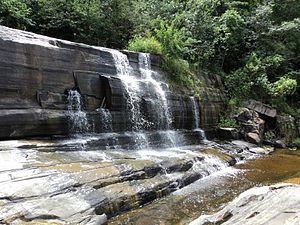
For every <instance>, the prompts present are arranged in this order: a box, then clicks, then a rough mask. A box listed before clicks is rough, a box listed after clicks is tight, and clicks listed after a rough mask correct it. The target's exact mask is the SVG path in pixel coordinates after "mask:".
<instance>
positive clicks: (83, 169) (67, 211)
mask: <svg viewBox="0 0 300 225" xmlns="http://www.w3.org/2000/svg"><path fill="white" fill-rule="evenodd" d="M91 139H92V138H91ZM92 141H93V140H90V141H87V140H86V138H84V139H79V138H76V139H73V140H72V139H67V140H64V139H62V140H55V141H53V140H44V141H43V140H36V141H34V140H24V141H4V142H0V148H1V151H0V159H1V162H2V163H1V165H0V204H1V207H0V221H1V223H4V224H21V223H24V224H26V223H28V224H30V223H52V224H70V223H71V224H102V223H105V222H106V220H107V219H109V218H111V217H113V216H116V215H118V214H120V213H123V212H126V211H128V210H132V209H135V208H138V207H140V206H142V205H144V204H146V203H149V202H152V201H153V200H156V199H159V198H161V197H163V196H166V195H168V194H170V193H172V192H174V191H176V190H178V189H181V188H183V187H185V186H187V185H189V184H191V183H193V182H194V181H196V180H199V179H201V178H203V177H206V176H208V175H209V174H211V173H214V172H217V171H219V170H220V169H222V168H226V167H228V166H230V165H234V164H235V162H236V161H235V159H234V157H233V156H230V155H229V154H228V153H229V152H227V151H226V150H225V149H222V148H219V150H218V149H216V148H214V147H213V146H209V145H208V146H205V145H202V146H189V147H188V146H187V147H182V148H175V149H144V148H143V149H140V150H139V149H137V150H132V151H129V150H121V149H119V150H118V149H115V150H113V149H110V150H99V149H98V148H97V147H95V146H94V145H92V144H91V142H92ZM74 147H76V148H74ZM212 148H213V149H212Z"/></svg>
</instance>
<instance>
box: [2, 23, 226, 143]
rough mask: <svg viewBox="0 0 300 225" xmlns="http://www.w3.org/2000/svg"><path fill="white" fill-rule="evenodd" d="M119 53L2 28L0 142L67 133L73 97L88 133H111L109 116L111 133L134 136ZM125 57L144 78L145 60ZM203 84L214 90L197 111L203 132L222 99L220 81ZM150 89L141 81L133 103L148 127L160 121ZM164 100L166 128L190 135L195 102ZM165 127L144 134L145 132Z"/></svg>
mask: <svg viewBox="0 0 300 225" xmlns="http://www.w3.org/2000/svg"><path fill="white" fill-rule="evenodd" d="M116 52H118V51H116V50H112V49H106V48H101V47H94V46H87V45H84V44H78V43H72V42H68V41H63V40H58V39H53V38H49V37H45V36H41V35H37V34H33V33H29V32H24V31H19V30H14V29H10V28H7V27H3V26H0V93H1V95H0V139H13V138H21V137H26V136H49V135H66V134H69V133H70V121H69V120H70V100H69V99H68V95H69V93H70V90H76V91H77V92H78V93H80V96H81V98H82V99H81V100H82V102H80V104H82V106H81V107H82V108H81V110H82V111H84V112H85V114H86V120H87V121H88V124H89V131H93V132H106V131H107V127H106V126H104V125H103V119H99V118H104V117H105V115H103V112H105V111H106V110H107V111H109V114H110V115H109V116H110V117H111V124H110V126H111V129H109V130H110V131H115V132H118V131H125V130H129V128H131V127H132V121H130V120H131V119H132V118H131V117H128V114H129V113H130V112H129V111H130V110H131V111H132V108H130V107H128V99H131V98H132V96H130V95H128V90H126V85H124V80H122V79H121V78H120V71H119V69H120V68H118V65H117V64H116V62H117V61H116ZM119 53H120V52H119ZM119 53H118V54H119ZM120 54H123V55H124V54H125V55H127V58H128V60H129V64H130V67H131V68H132V70H131V71H130V73H132V74H133V75H134V76H136V77H141V76H142V75H141V73H142V72H141V61H140V54H138V53H131V52H123V53H120ZM150 60H151V65H150V66H151V71H153V72H154V73H155V74H156V75H157V76H158V78H157V79H158V80H160V81H161V83H160V84H163V82H164V80H165V79H164V73H163V71H162V69H161V64H162V61H161V59H160V58H159V57H157V56H150ZM119 63H120V62H119ZM203 79H204V80H205V82H206V83H207V84H208V85H209V86H207V87H206V88H204V89H203V94H202V96H201V102H199V106H198V107H199V108H200V109H201V110H200V116H201V126H203V127H205V128H207V129H208V128H211V127H213V126H214V125H215V124H216V122H217V119H218V113H219V112H220V110H221V108H222V106H223V100H224V95H223V94H222V92H221V91H220V88H219V85H220V83H219V81H218V79H217V78H209V77H204V78H203ZM151 85H152V86H153V83H151V82H150V83H149V82H142V83H141V84H139V86H140V90H142V91H140V92H139V96H134V97H136V98H137V99H138V104H139V107H140V108H141V109H140V111H141V112H143V113H142V114H143V117H145V118H146V120H147V121H150V124H151V122H153V120H157V115H156V114H155V113H153V112H154V110H155V109H156V108H157V107H156V105H157V104H156V103H157V102H156V101H155V99H158V98H160V97H159V96H158V95H157V93H154V92H153V91H152V89H153V87H152V86H151ZM161 86H163V85H161ZM127 88H128V87H127ZM154 88H155V87H154ZM143 91H144V92H143ZM164 93H165V98H166V102H167V105H168V108H169V110H170V114H171V115H172V118H171V122H170V124H169V125H170V126H171V127H172V128H173V129H192V128H193V123H194V114H193V105H192V104H191V98H190V97H189V96H183V95H179V94H176V93H172V92H170V91H169V90H168V88H167V87H166V88H164ZM159 100H161V99H159ZM132 106H133V107H134V104H133V105H132ZM68 107H69V108H68ZM72 107H73V106H72V105H71V110H74V109H72ZM162 109H163V108H162ZM161 111H163V110H161ZM133 116H134V115H133ZM152 124H153V123H152ZM161 128H162V127H153V126H144V127H143V129H146V130H153V129H156V130H160V129H161ZM163 128H164V129H165V127H163Z"/></svg>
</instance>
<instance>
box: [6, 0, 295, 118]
mask: <svg viewBox="0 0 300 225" xmlns="http://www.w3.org/2000/svg"><path fill="white" fill-rule="evenodd" d="M0 23H1V24H3V25H6V26H10V27H14V28H19V29H25V30H28V31H33V32H36V33H41V34H45V35H49V36H53V37H57V38H62V39H67V40H70V41H78V42H84V43H87V44H94V45H101V46H106V47H111V48H127V47H128V49H130V50H134V51H143V52H150V53H155V54H162V55H163V58H164V60H165V61H166V70H167V71H168V72H169V74H170V80H171V83H172V85H173V86H175V87H176V86H178V85H181V86H182V85H183V86H185V87H186V89H188V90H189V91H190V92H191V93H194V94H199V93H200V89H201V83H200V81H199V80H198V79H197V74H198V73H197V71H199V70H202V71H203V70H204V71H212V72H214V73H217V74H220V75H222V76H223V78H224V80H225V85H226V87H227V90H228V94H229V96H230V98H232V99H236V102H242V101H243V100H246V99H249V98H253V99H256V100H259V101H262V102H264V103H267V104H271V105H273V106H275V107H277V108H278V110H279V111H280V112H283V113H288V114H290V113H291V112H292V113H293V114H294V115H296V114H297V113H298V111H297V109H299V108H300V55H299V52H300V38H299V37H300V2H299V0H289V1H280V0H264V1H263V0H257V1H252V0H251V1H246V0H187V1H183V0H161V1H157V0H123V1H119V0H2V1H0ZM298 114H299V113H298Z"/></svg>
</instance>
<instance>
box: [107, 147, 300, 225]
mask: <svg viewBox="0 0 300 225" xmlns="http://www.w3.org/2000/svg"><path fill="white" fill-rule="evenodd" d="M225 170H226V171H223V172H220V173H217V174H214V175H211V176H209V177H206V178H204V179H202V180H199V181H197V182H195V183H194V184H192V185H189V186H188V187H186V188H183V189H181V190H178V191H176V192H174V193H173V194H171V195H169V196H167V197H165V198H162V199H160V200H157V201H155V202H152V203H151V204H148V205H146V206H144V207H142V208H139V209H136V210H133V211H130V212H128V213H125V214H122V215H120V216H117V217H115V218H112V219H111V220H110V221H109V224H110V225H117V224H136V225H179V224H188V223H189V222H190V221H191V220H193V219H195V218H197V217H199V216H200V215H203V214H209V213H213V212H215V211H218V210H220V209H221V208H222V206H224V205H225V204H226V203H228V202H229V201H231V200H233V199H234V198H235V197H237V196H238V195H239V194H240V193H241V192H243V191H245V190H247V189H249V188H251V187H254V186H263V185H270V184H274V183H279V182H287V183H300V150H297V151H290V150H286V149H278V150H276V151H275V152H273V153H271V154H270V155H265V156H262V157H260V158H257V159H254V160H250V161H248V162H246V163H244V164H237V165H235V166H234V167H233V168H228V169H225Z"/></svg>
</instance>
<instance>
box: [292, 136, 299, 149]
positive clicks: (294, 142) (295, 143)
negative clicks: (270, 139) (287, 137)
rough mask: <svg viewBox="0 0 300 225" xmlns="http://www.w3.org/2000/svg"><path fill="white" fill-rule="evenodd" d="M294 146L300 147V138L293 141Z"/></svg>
mask: <svg viewBox="0 0 300 225" xmlns="http://www.w3.org/2000/svg"><path fill="white" fill-rule="evenodd" d="M293 144H294V145H296V146H299V147H300V138H299V137H298V138H295V139H294V140H293Z"/></svg>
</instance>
